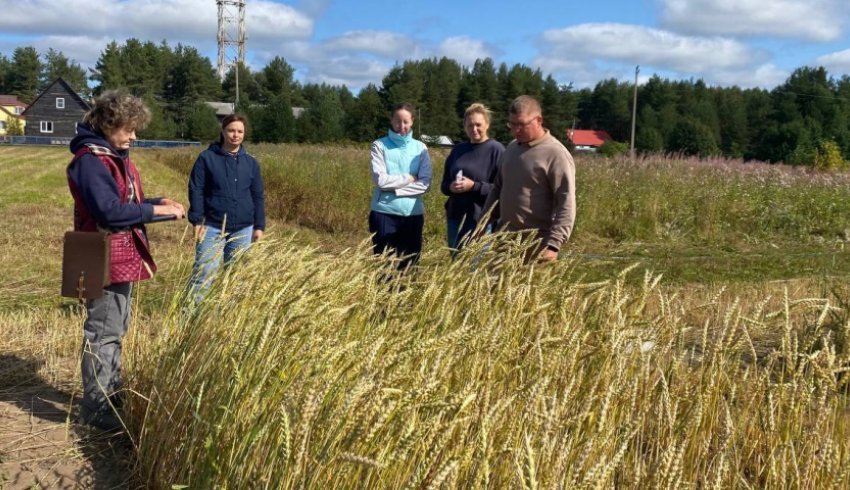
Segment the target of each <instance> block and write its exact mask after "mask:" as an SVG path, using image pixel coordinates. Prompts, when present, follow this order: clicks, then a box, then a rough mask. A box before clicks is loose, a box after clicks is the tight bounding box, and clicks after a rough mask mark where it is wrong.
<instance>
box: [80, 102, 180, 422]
mask: <svg viewBox="0 0 850 490" xmlns="http://www.w3.org/2000/svg"><path fill="white" fill-rule="evenodd" d="M148 121H150V111H149V110H148V108H147V107H145V105H144V102H142V100H141V99H139V98H138V97H133V96H132V95H129V94H126V93H123V92H119V91H114V90H113V91H108V92H104V93H103V95H101V96H100V97H98V98H97V99H95V101H94V104H93V105H92V107H91V110H89V112H88V113H86V115H85V118H84V120H83V122H82V123H79V124H77V135H76V136H75V137H74V139H72V140H71V144H70V149H71V153H73V154H74V158H73V160H71V163H70V164H69V165H68V169H67V176H68V186H69V187H70V189H71V196H73V198H74V230H76V231H89V232H97V231H108V232H110V235H109V242H110V259H111V260H110V263H109V265H110V268H109V282H110V285H109V286H107V287H105V288H104V289H103V295H102V296H100V297H99V298H96V299H90V300H88V301H86V320H85V323H84V324H83V353H82V363H81V364H82V380H83V399H82V400H81V402H80V421H81V422H82V423H84V424H88V425H92V426H94V427H98V428H100V429H104V430H117V429H120V428H121V427H122V426H123V424H122V423H121V420H120V419H119V418H118V416H117V413H116V411H115V410H114V409H115V408H117V407H118V406H119V405H120V401H121V396H120V395H121V350H122V343H123V339H124V335H125V334H126V333H127V328H128V327H129V325H130V298H131V296H132V292H133V283H134V282H136V281H141V280H143V279H148V278H150V277H151V276H152V275H153V273H154V272H155V271H156V264H155V263H154V261H153V257H152V256H151V253H150V248H149V246H148V239H147V234H146V233H145V226H144V223H149V222H151V221H153V220H154V216H167V215H174V217H176V218H178V219H180V218H183V215H184V210H183V205H182V204H180V203H178V202H176V201H172V200H171V199H167V198H162V197H156V198H149V199H146V198H145V194H144V190H143V189H142V179H141V177H140V175H139V171H138V170H137V169H136V165H135V164H134V163H133V161H132V160H130V146H131V144H132V143H133V140H135V139H136V130H139V129H143V128H144V127H145V126H146V125H147V123H148Z"/></svg>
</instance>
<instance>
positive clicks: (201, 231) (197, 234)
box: [194, 225, 207, 242]
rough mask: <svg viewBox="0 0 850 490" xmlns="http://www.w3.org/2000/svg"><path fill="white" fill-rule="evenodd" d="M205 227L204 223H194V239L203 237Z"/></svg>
mask: <svg viewBox="0 0 850 490" xmlns="http://www.w3.org/2000/svg"><path fill="white" fill-rule="evenodd" d="M206 228H207V227H206V226H204V225H195V230H194V231H195V241H196V242H200V241H201V240H203V239H204V232H206V231H207V229H206Z"/></svg>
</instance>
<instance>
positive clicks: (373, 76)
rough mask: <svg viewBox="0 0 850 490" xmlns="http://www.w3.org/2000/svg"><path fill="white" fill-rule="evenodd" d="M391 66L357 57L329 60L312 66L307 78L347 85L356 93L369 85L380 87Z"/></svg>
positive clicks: (319, 81)
mask: <svg viewBox="0 0 850 490" xmlns="http://www.w3.org/2000/svg"><path fill="white" fill-rule="evenodd" d="M390 68H391V66H389V65H386V64H384V63H381V62H379V61H375V60H367V59H363V58H356V57H339V58H329V59H327V60H323V61H322V62H320V63H316V64H311V65H310V66H309V68H308V69H307V73H306V78H307V80H308V81H310V82H315V83H327V84H330V85H346V86H347V87H349V88H351V89H353V90H354V91H355V93H356V92H357V90H358V89H360V88H362V87H364V86H366V84H368V83H374V84H376V85H380V83H381V79H383V78H384V75H386V74H387V72H388V71H389V70H390Z"/></svg>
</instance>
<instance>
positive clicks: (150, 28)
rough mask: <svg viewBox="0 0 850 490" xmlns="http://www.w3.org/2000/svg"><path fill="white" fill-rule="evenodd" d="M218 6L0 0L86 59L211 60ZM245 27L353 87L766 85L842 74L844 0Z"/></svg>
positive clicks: (452, 10)
mask: <svg viewBox="0 0 850 490" xmlns="http://www.w3.org/2000/svg"><path fill="white" fill-rule="evenodd" d="M71 5H73V6H74V7H73V8H70V9H69V8H68V6H71ZM77 5H84V6H85V9H82V8H79V7H77ZM217 13H218V9H217V6H216V1H215V0H176V1H175V0H88V1H87V2H85V3H77V2H73V3H72V2H68V1H67V0H65V1H59V0H0V53H2V54H4V55H6V56H7V57H11V54H12V51H13V50H14V48H15V47H17V46H22V45H28V46H34V47H36V48H37V49H38V50H39V51H40V52H46V51H47V49H48V48H50V47H52V48H54V49H58V50H60V51H62V52H63V53H65V55H66V56H68V57H69V58H71V59H73V60H75V61H76V62H78V63H80V64H81V65H83V66H84V67H90V66H93V65H94V63H95V62H96V60H97V58H98V57H99V56H100V53H101V52H102V51H103V48H104V47H105V46H106V44H107V43H108V42H110V41H112V40H116V41H118V42H122V41H123V40H124V39H126V38H128V37H135V38H137V39H141V40H143V41H144V40H151V41H154V42H160V41H161V40H167V41H168V43H169V44H171V45H172V46H174V45H176V44H177V43H183V44H188V45H192V46H195V47H197V48H198V49H199V50H200V51H201V52H202V53H204V54H205V55H207V56H209V58H210V59H211V60H212V61H213V63H215V61H216V31H217ZM246 27H247V35H248V41H247V62H248V63H249V65H250V66H251V67H252V68H253V69H259V68H262V67H263V66H264V65H265V64H266V63H267V62H268V60H270V59H271V58H272V57H274V56H282V57H284V58H285V59H286V60H287V61H289V62H290V63H291V64H292V65H293V66H294V67H295V68H296V78H297V79H299V80H301V81H302V82H326V83H331V84H343V83H344V84H346V85H348V86H349V87H350V88H352V89H353V90H355V91H356V90H358V89H359V88H361V87H362V86H364V85H365V84H366V83H370V82H372V83H376V84H380V81H381V79H382V78H383V76H384V75H385V74H386V73H387V71H388V70H389V69H390V68H392V66H393V65H394V64H395V63H398V62H402V61H404V60H405V59H421V58H428V57H434V56H437V57H439V56H448V57H450V58H454V59H456V60H457V61H459V62H460V63H461V64H464V65H471V64H472V63H473V62H474V60H475V59H476V58H483V57H491V58H493V60H494V61H495V62H496V63H497V64H498V63H502V62H505V63H507V64H508V65H512V64H514V63H523V64H526V65H528V66H531V67H533V68H540V69H541V70H542V71H543V72H544V73H547V74H548V73H551V74H552V75H553V76H554V77H555V78H556V80H558V81H559V82H561V83H572V84H573V85H574V86H576V87H592V86H593V85H595V84H596V83H597V82H598V81H600V80H603V79H606V78H612V77H613V78H617V79H620V80H631V79H632V78H633V76H634V67H635V65H640V66H641V80H645V79H646V78H648V77H649V76H651V75H652V74H656V73H657V74H659V75H661V76H662V77H665V78H671V79H691V78H693V79H703V80H705V81H706V82H707V83H709V84H711V85H720V86H730V85H738V86H741V87H763V88H768V89H769V88H773V87H775V86H776V85H778V84H781V83H782V82H783V81H784V80H785V79H786V78H787V77H788V75H790V73H791V72H792V71H793V70H794V69H795V68H798V67H800V66H803V65H810V66H825V67H826V68H827V69H828V70H829V73H830V74H831V75H832V76H834V77H840V76H843V75H845V74H850V0H596V1H593V2H571V1H569V0H551V1H550V0H535V1H525V2H523V1H516V0H514V1H503V0H491V1H476V0H454V1H448V0H431V1H428V2H416V1H413V2H397V1H396V2H391V1H387V0H371V1H370V0H363V1H355V0H300V1H288V2H287V1H273V0H246Z"/></svg>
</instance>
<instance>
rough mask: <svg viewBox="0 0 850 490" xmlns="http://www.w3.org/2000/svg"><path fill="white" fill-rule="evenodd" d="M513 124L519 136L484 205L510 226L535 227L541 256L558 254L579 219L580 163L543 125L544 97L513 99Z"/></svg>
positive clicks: (509, 228)
mask: <svg viewBox="0 0 850 490" xmlns="http://www.w3.org/2000/svg"><path fill="white" fill-rule="evenodd" d="M508 121H509V122H508V126H509V127H510V129H511V132H512V133H513V135H514V138H515V139H514V140H513V141H511V143H510V144H509V145H508V147H507V149H505V152H504V153H502V158H501V159H500V167H501V170H500V172H499V173H498V174H497V175H496V181H495V182H494V184H493V189H492V190H491V191H490V194H489V196H488V198H487V202H486V203H485V205H484V209H485V210H488V209H491V208H492V207H493V206H494V205H496V201H497V200H498V205H497V206H496V208H495V209H493V213H492V215H491V218H498V219H499V221H500V222H501V225H502V227H503V229H505V230H507V231H522V230H535V231H536V232H537V236H538V238H539V239H540V248H539V258H540V259H541V260H545V261H552V260H555V259H557V258H558V251H559V250H560V249H561V246H562V245H563V244H564V243H566V241H567V240H568V239H569V238H570V233H572V231H573V223H575V219H576V188H575V182H576V169H575V162H573V157H572V155H570V152H569V151H567V149H566V148H565V147H564V145H563V144H561V142H560V141H558V140H557V139H556V138H555V137H554V136H552V135H551V134H550V133H549V130H547V129H545V128H544V127H543V113H542V110H541V109H540V103H539V102H537V100H535V99H534V98H533V97H530V96H528V95H521V96H519V97H517V98H516V99H514V101H513V102H512V103H511V106H510V109H509V114H508Z"/></svg>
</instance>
